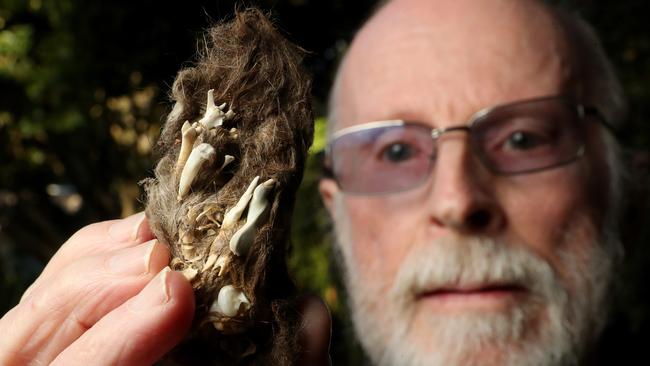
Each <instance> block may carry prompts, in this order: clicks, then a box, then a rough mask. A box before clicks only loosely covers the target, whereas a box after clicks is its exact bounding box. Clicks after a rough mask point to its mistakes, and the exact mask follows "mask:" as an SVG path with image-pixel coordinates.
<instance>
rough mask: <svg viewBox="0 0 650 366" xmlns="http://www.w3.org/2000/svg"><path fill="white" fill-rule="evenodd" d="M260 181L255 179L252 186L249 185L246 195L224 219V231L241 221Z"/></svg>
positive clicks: (222, 224) (243, 195) (222, 223)
mask: <svg viewBox="0 0 650 366" xmlns="http://www.w3.org/2000/svg"><path fill="white" fill-rule="evenodd" d="M259 180H260V177H259V176H257V177H255V178H253V180H252V181H251V184H249V185H248V188H246V191H245V192H244V194H242V196H241V198H240V199H239V201H237V204H235V205H234V206H233V207H232V208H231V209H230V210H229V211H228V212H226V214H225V215H224V217H223V222H221V227H222V230H223V229H227V228H230V227H231V226H233V225H234V224H235V223H236V222H237V221H239V218H240V217H241V214H242V213H243V212H244V210H245V209H246V206H248V202H249V201H250V200H251V198H252V197H253V191H254V190H255V187H257V182H259Z"/></svg>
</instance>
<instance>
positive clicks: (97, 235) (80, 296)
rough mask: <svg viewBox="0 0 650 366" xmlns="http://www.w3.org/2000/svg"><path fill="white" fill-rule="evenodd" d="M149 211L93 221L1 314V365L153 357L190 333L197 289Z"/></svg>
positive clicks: (126, 362) (127, 360)
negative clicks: (172, 261)
mask: <svg viewBox="0 0 650 366" xmlns="http://www.w3.org/2000/svg"><path fill="white" fill-rule="evenodd" d="M152 239H153V234H152V233H151V231H150V230H149V226H148V224H147V220H146V219H145V217H144V214H142V213H140V214H136V215H133V216H130V217H128V218H126V219H123V220H113V221H105V222H100V223H96V224H92V225H89V226H87V227H85V228H83V229H81V230H79V231H78V232H77V233H75V234H74V235H73V236H72V237H71V238H70V239H69V240H68V241H67V242H66V243H65V244H64V245H63V246H62V247H61V249H60V250H59V251H58V252H57V253H56V254H55V255H54V257H52V260H51V261H50V262H49V263H48V265H47V266H46V267H45V269H44V270H43V273H42V274H41V275H40V276H39V278H38V279H37V280H36V281H35V282H34V284H32V286H31V287H30V288H29V289H28V290H27V291H26V292H25V294H24V295H23V298H22V299H21V301H20V303H19V304H18V305H17V306H16V307H14V308H13V309H11V310H10V311H9V312H8V313H7V314H5V315H4V316H3V317H2V319H0V332H1V333H2V335H3V336H2V337H0V365H25V364H30V365H44V364H50V363H52V364H53V365H117V364H119V365H143V364H151V363H153V362H155V361H156V360H158V359H159V358H160V357H161V356H162V355H163V354H165V353H166V352H168V351H169V350H170V349H171V348H172V347H173V346H174V345H176V343H178V342H180V340H181V339H182V338H183V337H184V335H185V333H186V332H187V330H188V329H189V326H190V324H191V322H192V317H193V313H194V295H193V293H192V287H191V285H190V284H189V283H188V281H187V280H186V279H185V278H184V277H183V276H182V275H181V274H180V273H177V272H173V271H170V270H169V268H168V267H167V264H168V262H169V250H168V249H167V248H166V247H165V246H164V245H162V244H160V243H158V242H157V241H155V240H152Z"/></svg>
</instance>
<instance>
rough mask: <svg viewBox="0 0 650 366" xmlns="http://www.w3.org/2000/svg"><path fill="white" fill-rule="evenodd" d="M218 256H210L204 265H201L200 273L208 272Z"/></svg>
mask: <svg viewBox="0 0 650 366" xmlns="http://www.w3.org/2000/svg"><path fill="white" fill-rule="evenodd" d="M218 257H219V256H218V255H216V254H210V255H209V256H208V259H207V260H206V261H205V264H204V265H203V269H202V270H201V271H202V272H206V271H209V270H210V269H211V268H212V266H213V265H214V264H215V263H216V262H217V258H218Z"/></svg>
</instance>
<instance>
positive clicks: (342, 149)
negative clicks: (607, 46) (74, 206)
mask: <svg viewBox="0 0 650 366" xmlns="http://www.w3.org/2000/svg"><path fill="white" fill-rule="evenodd" d="M622 99H623V98H622V97H621V95H620V87H619V86H618V84H617V81H616V79H615V77H614V76H613V74H612V72H611V70H610V67H609V65H608V63H607V61H606V59H605V58H604V56H603V54H602V51H601V49H600V48H599V46H598V45H597V42H596V40H595V38H594V36H593V35H592V33H591V31H590V30H589V28H588V27H587V26H586V25H585V24H584V23H582V22H581V21H579V20H576V19H573V18H572V17H570V16H568V15H566V14H563V13H561V12H559V11H557V10H555V9H553V8H551V7H549V6H547V5H545V4H544V3H542V2H538V1H533V0H482V1H470V0H453V1H452V0H394V1H392V2H389V3H388V4H386V5H385V6H383V7H382V8H381V9H380V10H379V11H378V12H377V13H376V14H375V15H374V16H373V17H372V18H371V19H370V21H369V22H368V23H367V24H366V25H365V26H364V27H363V29H362V30H361V31H360V32H359V34H358V35H357V37H356V38H355V40H354V42H353V44H352V47H351V48H350V50H349V52H348V54H347V55H346V58H345V60H344V62H343V64H342V66H341V69H340V72H339V74H338V77H337V81H336V85H335V88H334V91H333V94H332V103H331V105H332V111H331V118H330V120H331V125H330V136H329V138H330V143H329V145H328V151H327V158H328V161H327V165H328V167H329V168H330V170H331V173H332V177H331V178H326V179H323V180H322V182H321V184H320V191H321V194H322V196H323V199H324V202H325V203H326V206H327V207H328V209H329V210H330V211H331V213H332V214H333V217H334V220H335V223H336V231H337V237H338V241H337V248H338V249H339V252H340V254H341V257H342V262H343V266H344V268H345V272H346V286H347V289H348V293H349V295H350V299H351V300H350V302H351V309H352V312H353V320H354V324H355V329H356V331H357V334H358V337H359V339H360V341H361V343H362V345H363V347H364V349H365V351H366V352H367V354H368V355H369V357H370V358H371V359H372V361H373V362H374V363H375V364H377V365H395V366H397V365H447V366H452V365H517V366H522V365H574V364H579V363H589V362H591V361H593V356H592V358H589V355H593V354H594V353H593V352H592V351H593V348H594V345H595V343H596V341H597V340H598V337H599V334H600V333H601V331H602V328H603V325H604V320H605V318H606V315H607V314H606V312H607V301H606V300H607V294H608V288H609V285H610V283H611V282H612V272H613V269H614V268H615V266H616V264H617V262H618V261H619V259H620V257H621V249H620V245H619V243H618V241H617V235H616V231H617V230H616V227H615V222H616V216H617V213H618V210H619V208H618V207H617V205H616V204H615V202H617V201H618V200H617V197H618V195H619V192H620V179H619V177H620V175H621V172H620V171H619V168H618V167H619V163H618V155H617V147H616V143H615V141H614V139H613V136H612V135H611V131H609V130H610V129H611V126H612V125H616V124H618V123H619V122H620V119H621V118H622V115H623V104H624V103H623V102H622ZM151 239H152V234H151V232H150V231H149V229H148V226H147V223H146V219H145V218H144V216H143V215H142V214H140V215H136V216H133V217H130V218H127V219H124V220H118V221H111V222H104V223H98V224H95V225H91V226H89V227H87V228H84V229H82V230H81V231H80V232H78V233H77V234H75V236H73V237H72V238H71V239H70V240H69V241H68V242H67V243H66V244H65V245H64V246H63V247H62V249H61V250H60V251H59V252H58V253H57V254H56V255H55V257H54V258H53V259H52V261H51V262H50V263H49V264H48V266H47V268H46V269H45V270H44V272H43V274H42V275H41V276H40V277H39V279H38V280H37V281H36V283H35V284H34V285H33V286H32V287H31V288H30V289H29V290H28V291H27V293H26V294H25V296H24V297H23V300H22V301H21V303H20V304H19V305H18V306H16V307H15V308H14V309H12V310H11V311H10V312H9V313H7V314H6V315H5V316H4V317H3V318H2V319H1V320H0V330H1V331H2V333H3V337H0V364H2V365H5V364H8V365H15V364H49V363H54V364H60V365H76V364H77V365H91V364H92V365H110V364H120V365H140V364H148V363H152V362H154V361H155V360H156V359H158V358H159V357H160V356H162V355H163V354H164V353H165V352H167V351H169V349H171V348H172V347H173V346H174V345H175V344H176V343H178V342H179V341H180V340H181V339H182V337H183V334H184V332H186V330H187V329H188V327H189V324H190V322H191V319H192V313H193V308H194V303H193V296H192V295H191V287H190V285H189V284H188V283H187V281H186V280H185V279H184V278H183V277H182V275H180V274H179V273H176V272H171V271H169V270H168V269H166V265H167V263H168V256H169V253H168V250H167V249H166V248H165V247H164V246H162V245H161V244H159V243H157V242H156V241H155V240H154V241H151ZM303 309H304V310H303V313H304V316H305V318H306V327H305V339H306V340H305V344H304V345H305V349H306V350H307V352H305V354H306V356H305V357H304V358H303V361H304V364H308V365H317V364H320V363H322V362H326V359H327V355H326V350H327V344H328V331H327V329H328V327H329V322H328V318H327V315H326V312H325V310H324V308H323V307H322V305H319V304H318V303H316V302H314V301H311V302H310V301H307V302H306V305H305V306H304V307H303Z"/></svg>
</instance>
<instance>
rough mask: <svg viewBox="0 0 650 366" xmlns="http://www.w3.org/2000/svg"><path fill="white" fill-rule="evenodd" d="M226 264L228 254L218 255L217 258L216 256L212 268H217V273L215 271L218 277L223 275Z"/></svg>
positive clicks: (228, 258)
mask: <svg viewBox="0 0 650 366" xmlns="http://www.w3.org/2000/svg"><path fill="white" fill-rule="evenodd" d="M228 264H230V256H229V255H220V256H219V258H217V262H216V263H215V264H214V268H219V273H217V276H218V277H221V276H223V274H224V273H226V272H227V271H228Z"/></svg>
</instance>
